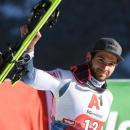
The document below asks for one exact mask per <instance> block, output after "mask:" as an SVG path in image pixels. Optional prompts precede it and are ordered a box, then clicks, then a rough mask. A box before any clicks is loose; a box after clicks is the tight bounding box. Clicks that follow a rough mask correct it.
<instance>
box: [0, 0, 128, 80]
mask: <svg viewBox="0 0 130 130" xmlns="http://www.w3.org/2000/svg"><path fill="white" fill-rule="evenodd" d="M37 2H39V1H38V0H13V1H11V0H1V1H0V16H1V17H0V28H1V29H0V50H3V49H5V48H6V47H7V45H8V43H16V42H18V41H19V39H20V34H19V27H20V26H21V25H22V24H24V23H26V22H27V19H28V17H29V16H30V15H31V9H32V7H33V6H34V5H35V4H36V3H37ZM129 5H130V1H129V0H106V1H104V0H98V1H97V0H63V1H62V3H61V4H60V7H59V10H60V16H59V18H58V22H57V24H56V25H55V26H54V27H53V28H52V29H47V30H46V31H45V32H43V34H42V35H43V37H42V39H41V40H40V42H39V44H38V45H37V47H36V51H35V55H36V57H35V66H37V67H38V68H40V69H53V68H56V67H61V68H64V69H67V68H69V67H70V66H71V65H75V64H80V63H82V62H84V59H85V54H86V52H87V51H89V50H90V49H91V48H92V47H93V43H94V42H95V41H96V40H97V39H98V38H100V37H112V38H115V39H116V40H117V41H119V42H120V44H121V45H122V47H123V57H124V58H125V61H124V62H122V63H120V64H119V66H118V68H117V70H116V71H115V73H114V74H113V76H112V78H114V79H128V78H130V68H129V67H128V66H129V65H130V13H129V12H130V8H129Z"/></svg>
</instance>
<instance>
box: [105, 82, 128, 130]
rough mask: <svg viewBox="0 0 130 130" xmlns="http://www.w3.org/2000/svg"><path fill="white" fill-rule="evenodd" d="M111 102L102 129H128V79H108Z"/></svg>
mask: <svg viewBox="0 0 130 130" xmlns="http://www.w3.org/2000/svg"><path fill="white" fill-rule="evenodd" d="M108 88H109V89H110V90H111V92H112V93H113V97H114V100H113V104H112V108H111V112H110V115H109V118H108V121H107V123H106V127H105V128H104V130H130V80H108Z"/></svg>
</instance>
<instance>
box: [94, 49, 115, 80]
mask: <svg viewBox="0 0 130 130" xmlns="http://www.w3.org/2000/svg"><path fill="white" fill-rule="evenodd" d="M116 65H117V57H116V56H115V55H113V54H111V53H109V52H105V51H101V52H97V53H96V54H95V56H94V57H93V58H92V59H91V71H92V74H93V76H94V77H95V78H96V79H97V80H99V81H104V80H106V79H107V78H108V77H110V76H111V74H112V73H113V71H114V70H115V67H116Z"/></svg>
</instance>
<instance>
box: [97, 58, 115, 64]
mask: <svg viewBox="0 0 130 130" xmlns="http://www.w3.org/2000/svg"><path fill="white" fill-rule="evenodd" d="M97 57H99V58H103V59H104V60H105V59H106V58H105V57H103V56H97ZM108 61H109V62H113V63H117V61H115V60H108Z"/></svg>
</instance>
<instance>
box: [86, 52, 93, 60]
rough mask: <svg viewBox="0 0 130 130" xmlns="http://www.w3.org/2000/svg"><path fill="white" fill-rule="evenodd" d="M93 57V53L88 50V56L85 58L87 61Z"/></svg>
mask: <svg viewBox="0 0 130 130" xmlns="http://www.w3.org/2000/svg"><path fill="white" fill-rule="evenodd" d="M91 59H92V55H91V53H90V52H87V53H86V56H85V60H86V62H90V61H91Z"/></svg>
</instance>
